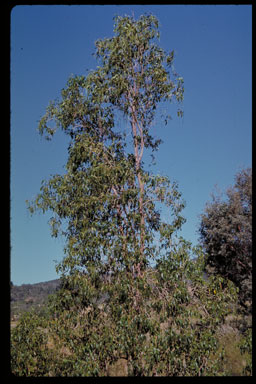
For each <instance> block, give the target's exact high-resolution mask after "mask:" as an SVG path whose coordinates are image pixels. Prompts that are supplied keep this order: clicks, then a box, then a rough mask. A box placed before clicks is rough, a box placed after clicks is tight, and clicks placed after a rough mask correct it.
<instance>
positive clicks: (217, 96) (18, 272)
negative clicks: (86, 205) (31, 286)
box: [11, 5, 252, 285]
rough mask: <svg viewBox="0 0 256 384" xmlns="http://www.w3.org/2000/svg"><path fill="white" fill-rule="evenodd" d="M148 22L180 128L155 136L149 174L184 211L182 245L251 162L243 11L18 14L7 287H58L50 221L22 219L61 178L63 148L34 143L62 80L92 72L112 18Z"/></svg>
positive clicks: (247, 19)
mask: <svg viewBox="0 0 256 384" xmlns="http://www.w3.org/2000/svg"><path fill="white" fill-rule="evenodd" d="M132 11H133V12H134V15H135V17H136V18H138V17H139V16H140V15H141V14H143V13H153V14H154V15H155V16H157V18H158V19H159V21H160V32H161V38H160V45H161V46H162V47H163V48H164V49H165V50H173V49H174V50H175V52H176V59H175V69H176V71H177V72H178V73H179V74H180V75H181V76H183V77H184V86H185V99H184V118H183V120H181V119H177V118H176V117H174V118H173V120H172V121H171V122H170V123H169V124H168V126H167V127H159V126H155V127H154V128H153V130H154V129H155V132H156V133H157V134H158V136H161V137H162V139H163V140H164V143H163V144H162V146H161V147H160V150H159V151H158V153H157V158H156V160H157V167H156V169H157V171H158V172H161V173H162V174H166V175H168V176H169V177H170V178H171V180H173V179H175V180H177V181H178V183H179V188H180V191H181V192H182V193H183V198H184V199H185V201H186V204H187V206H186V208H185V210H184V216H185V217H186V219H187V223H186V224H185V225H184V228H183V231H182V235H183V236H184V237H185V238H186V239H187V240H190V241H192V243H193V244H196V243H197V241H198V234H197V229H198V225H199V217H198V215H199V214H200V213H202V211H203V209H204V206H205V203H206V202H207V201H209V200H210V194H211V192H212V191H213V189H214V185H215V184H217V185H218V186H219V187H220V188H221V189H222V190H223V189H226V187H228V186H229V185H231V184H233V181H234V175H235V173H237V171H239V170H240V169H242V168H244V167H248V166H251V161H252V142H251V140H252V25H251V24H252V23H251V22H252V9H251V6H248V5H247V6H242V5H239V6H235V5H227V6H224V5H220V6H215V5H210V6H206V5H202V6H200V5H190V6H182V5H177V6H176V5H175V6H174V5H159V6H157V5H119V6H118V5H104V6H102V5H94V6H93V5H83V6H53V5H49V6H17V7H15V8H13V10H12V13H11V247H12V248H11V280H12V281H13V283H14V284H17V285H20V284H23V283H36V282H41V281H47V280H51V279H55V278H58V276H57V274H56V272H55V263H54V260H58V261H59V260H61V258H62V257H63V246H64V241H63V240H62V239H53V238H51V236H50V228H49V226H48V223H47V222H48V220H49V218H50V214H49V215H48V216H47V215H43V214H36V215H35V216H32V217H31V216H30V215H29V213H28V212H27V209H26V204H25V200H26V199H28V200H31V199H33V198H34V197H35V196H36V194H37V193H38V192H39V188H40V183H41V180H42V179H48V178H49V177H50V175H52V174H55V173H58V172H59V173H61V172H64V168H63V167H64V164H65V161H66V158H67V138H66V137H65V136H64V134H62V133H61V132H60V133H59V134H57V135H56V136H55V137H54V139H53V140H52V141H51V142H46V141H45V140H43V139H41V138H40V137H39V135H38V132H37V124H38V121H39V119H40V117H41V116H42V115H43V114H44V111H45V108H46V106H47V105H48V103H49V101H50V100H54V99H55V98H57V97H58V96H59V95H60V91H61V89H62V88H64V87H65V84H66V81H67V79H68V77H69V76H70V75H71V74H78V75H79V74H85V73H86V69H87V68H88V69H94V68H96V65H97V63H96V61H95V59H94V57H93V56H92V53H93V52H94V42H95V41H96V40H97V39H98V38H104V37H111V36H112V35H113V17H114V16H115V15H116V14H118V15H124V14H129V15H131V14H132Z"/></svg>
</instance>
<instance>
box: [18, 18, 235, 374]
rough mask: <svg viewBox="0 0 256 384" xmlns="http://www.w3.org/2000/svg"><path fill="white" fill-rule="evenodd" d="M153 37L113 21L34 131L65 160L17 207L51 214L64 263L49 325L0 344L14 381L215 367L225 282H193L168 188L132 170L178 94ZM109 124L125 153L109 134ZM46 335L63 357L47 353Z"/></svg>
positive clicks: (149, 26)
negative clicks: (116, 367) (63, 137)
mask: <svg viewBox="0 0 256 384" xmlns="http://www.w3.org/2000/svg"><path fill="white" fill-rule="evenodd" d="M158 37H159V32H158V21H157V19H156V18H155V17H154V16H141V17H140V18H139V19H138V20H135V19H134V18H133V17H129V16H124V17H117V18H116V19H115V28H114V37H112V38H110V39H103V40H98V41H97V42H96V53H95V55H96V57H97V58H98V60H99V64H100V65H99V66H98V67H97V69H96V70H95V71H91V72H90V73H89V74H88V75H87V76H86V77H85V76H75V77H71V78H70V79H69V80H68V82H67V86H66V88H65V89H63V90H62V95H61V96H62V97H61V100H59V101H58V100H57V101H55V102H52V103H50V105H49V106H48V108H47V111H46V114H45V115H44V116H43V117H42V119H41V121H40V124H39V131H40V133H41V134H42V135H45V137H46V138H48V139H51V138H52V137H53V135H54V133H55V131H56V129H58V128H60V129H62V130H63V131H64V132H65V133H66V134H67V135H68V136H69V137H70V143H69V147H68V154H69V157H68V161H67V164H66V172H65V174H64V175H55V176H53V177H52V178H51V179H50V180H48V181H43V183H42V186H41V192H40V193H39V194H38V196H37V197H36V199H35V200H34V201H33V202H32V203H30V204H29V209H30V211H31V212H34V210H37V209H38V210H42V211H43V212H44V211H46V210H50V211H51V212H52V213H53V216H52V218H51V220H50V224H51V228H52V235H53V236H58V234H59V233H61V234H63V235H64V236H65V237H66V240H67V243H66V247H65V252H66V256H65V258H64V259H63V260H62V261H61V262H60V263H59V265H58V266H57V271H58V272H61V277H62V286H61V289H60V291H59V292H58V293H57V294H56V295H55V296H54V297H53V298H52V300H51V302H50V304H49V316H50V317H49V318H46V319H45V318H44V319H42V318H40V317H38V316H36V315H35V314H34V315H33V316H34V317H29V318H28V317H27V316H25V317H24V318H23V319H22V321H21V323H20V324H19V327H17V328H16V329H15V330H14V332H13V334H12V367H13V371H14V372H15V373H16V374H26V375H31V374H32V375H80V376H81V375H82V376H92V375H93V376H97V375H106V374H110V373H109V372H110V371H111V369H110V371H109V366H110V367H111V366H113V364H115V363H116V362H117V361H119V360H120V359H121V360H122V361H123V360H125V362H126V364H127V366H126V368H127V369H125V374H127V372H128V374H130V375H165V376H167V375H201V374H204V373H206V374H207V373H208V374H213V373H216V371H217V369H218V363H219V361H220V357H221V356H219V355H218V354H217V355H216V356H215V357H212V354H214V353H216V351H217V348H218V345H217V342H216V340H215V332H216V328H217V326H218V324H220V323H221V322H223V321H224V317H225V315H226V314H227V313H228V312H229V311H230V310H231V307H230V303H232V301H234V300H235V293H234V290H233V289H232V284H230V282H223V279H219V278H218V277H212V278H211V279H210V280H209V282H205V281H204V280H203V277H202V269H203V258H202V255H201V251H200V249H198V248H192V247H191V244H189V243H188V242H186V241H185V240H184V239H182V238H180V239H177V237H175V236H174V233H176V232H177V230H179V229H180V228H181V226H182V224H183V223H184V218H183V217H182V215H181V211H182V208H183V207H184V203H183V201H182V199H181V194H180V192H179V190H178V185H177V184H176V183H175V182H172V183H171V182H170V180H169V179H168V178H167V177H164V176H160V175H154V174H152V173H151V172H149V171H148V170H147V169H146V167H145V164H144V162H143V159H144V158H145V157H144V153H145V150H150V151H152V152H153V151H155V150H157V149H158V147H159V144H160V142H161V141H160V140H156V139H155V138H154V137H153V136H152V135H151V134H150V130H151V126H152V123H153V122H154V120H155V118H156V111H157V107H158V106H159V105H160V103H168V102H170V101H172V100H176V101H177V102H178V103H179V102H181V101H182V99H183V92H184V90H183V80H182V78H180V77H178V75H177V74H176V73H175V71H174V69H173V58H174V53H173V52H170V53H169V54H167V53H166V52H164V51H163V50H162V49H161V48H160V47H159V46H158V43H157V38H158ZM178 114H179V115H181V111H180V110H178ZM120 116H121V117H122V118H123V120H124V121H126V122H128V125H129V129H130V136H131V138H132V140H131V143H130V142H129V140H128V139H129V135H126V132H125V130H124V129H121V130H118V129H117V124H116V121H117V118H119V117H120ZM167 117H168V116H165V118H167ZM158 123H160V122H158ZM130 148H132V149H131V150H130ZM163 207H165V209H166V211H165V212H168V213H169V220H168V221H167V220H166V221H164V220H163V219H162V217H161V209H162V208H163ZM157 241H158V244H157ZM192 255H196V256H198V259H197V262H196V263H193V262H191V260H190V258H191V256H192ZM152 259H155V268H154V269H153V268H149V262H150V261H151V260H152ZM192 319H193V320H194V321H192ZM190 320H191V321H190ZM49 337H50V338H52V339H53V340H54V343H53V344H54V345H56V348H58V350H59V351H63V348H64V351H63V352H60V353H58V354H54V353H53V351H52V350H51V351H50V353H48V351H49V349H51V348H50V347H49ZM27 340H29V343H28V342H27ZM39 345H40V347H38V346H39ZM38 348H40V353H37V349H38ZM24 356H25V358H26V361H24ZM35 356H36V357H37V358H36V359H35ZM112 368H113V367H112ZM120 374H121V375H123V374H124V372H120Z"/></svg>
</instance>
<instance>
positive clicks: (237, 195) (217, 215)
mask: <svg viewBox="0 0 256 384" xmlns="http://www.w3.org/2000/svg"><path fill="white" fill-rule="evenodd" d="M200 239H201V242H202V245H203V247H204V250H205V251H206V254H207V259H206V265H207V268H208V271H210V272H214V273H218V274H220V275H222V276H224V277H226V278H228V279H230V280H232V281H233V282H234V283H235V284H236V286H237V287H238V288H239V296H240V300H241V304H243V305H244V306H245V307H247V309H248V310H251V299H252V171H251V169H250V168H248V169H245V170H242V171H241V172H239V173H237V175H236V177H235V185H234V186H233V187H231V188H229V189H228V190H227V199H226V200H223V201H221V198H220V197H215V196H213V201H212V202H211V203H208V204H207V205H206V208H205V212H204V213H203V214H202V215H201V225H200ZM245 303H246V304H247V305H245Z"/></svg>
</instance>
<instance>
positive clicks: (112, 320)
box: [12, 242, 236, 376]
mask: <svg viewBox="0 0 256 384" xmlns="http://www.w3.org/2000/svg"><path fill="white" fill-rule="evenodd" d="M188 248H189V245H188V244H186V243H185V242H182V243H181V244H180V245H179V246H178V247H177V249H176V250H175V251H173V253H172V254H170V255H169V256H168V257H166V258H162V259H161V260H160V261H159V262H158V263H157V266H156V268H152V269H148V271H147V272H146V273H145V276H144V278H143V279H140V278H137V279H136V280H135V281H134V279H133V278H132V276H129V275H128V274H127V273H125V272H123V273H122V272H120V273H117V274H116V276H113V277H112V278H111V280H110V281H109V282H104V281H103V280H102V279H100V278H99V276H98V278H99V279H97V277H96V276H95V277H94V279H91V278H89V277H87V276H84V275H82V274H80V273H78V272H77V274H76V276H73V277H72V279H70V277H69V278H67V281H66V282H65V285H66V288H62V289H61V290H60V291H59V292H58V293H57V294H56V295H55V296H53V297H52V300H51V302H50V304H49V313H48V314H47V316H46V318H43V317H38V316H37V315H35V314H33V315H32V316H31V317H29V316H28V315H25V317H24V318H23V319H22V320H21V323H20V324H19V326H18V327H17V328H15V329H14V330H13V336H12V350H13V360H12V361H13V373H15V374H17V375H34V376H41V375H46V376H48V375H53V376H58V375H61V376H66V375H68V376H104V375H108V374H111V372H113V369H114V368H115V363H116V362H119V361H121V360H122V361H123V362H124V363H123V364H124V365H123V366H122V368H121V369H119V371H118V372H117V374H119V375H121V376H122V375H125V374H129V375H138V376H145V375H146V376H152V375H163V376H167V375H174V376H176V375H178V376H180V375H182V376H183V375H184V376H197V375H217V374H218V372H219V370H220V367H221V364H222V359H223V358H224V355H223V351H222V350H218V348H219V343H218V337H217V333H216V332H217V329H218V326H219V325H220V324H222V323H224V321H225V317H226V316H227V314H230V313H234V304H235V302H236V290H235V288H234V287H233V285H232V283H230V282H228V281H224V280H223V279H222V278H220V277H219V278H217V277H211V278H210V279H209V281H207V282H206V281H205V280H204V279H203V277H202V276H203V275H202V272H203V264H202V255H201V256H199V258H198V260H197V262H192V261H191V260H190V257H189V254H190V252H189V249H188ZM198 252H199V251H198V250H197V253H198ZM106 292H107V293H108V295H105V296H104V297H105V300H100V299H101V297H102V295H104V293H106ZM95 295H98V300H97V299H96V296H95ZM135 297H136V305H134V298H135ZM217 351H218V353H217ZM24 357H25V360H24ZM111 369H112V371H111Z"/></svg>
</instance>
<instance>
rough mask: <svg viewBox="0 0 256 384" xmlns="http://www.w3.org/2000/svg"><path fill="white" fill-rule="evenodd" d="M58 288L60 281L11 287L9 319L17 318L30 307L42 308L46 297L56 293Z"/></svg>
mask: <svg viewBox="0 0 256 384" xmlns="http://www.w3.org/2000/svg"><path fill="white" fill-rule="evenodd" d="M59 286H60V279H56V280H50V281H45V282H42V283H36V284H22V285H12V286H11V317H12V318H13V317H14V316H15V317H18V316H19V315H20V314H21V313H22V312H24V311H28V310H30V309H31V308H32V307H38V308H40V307H43V304H44V303H45V301H46V299H47V297H48V296H49V295H50V294H52V293H54V292H56V290H57V289H58V288H59Z"/></svg>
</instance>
